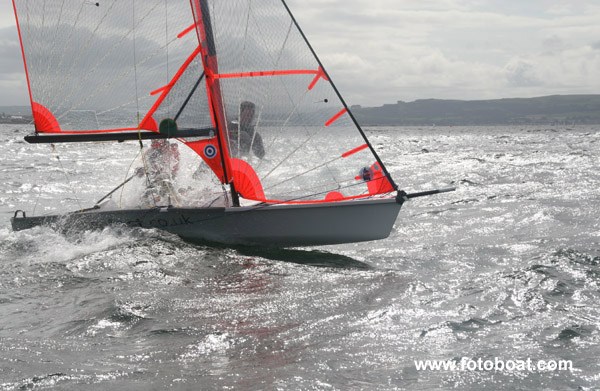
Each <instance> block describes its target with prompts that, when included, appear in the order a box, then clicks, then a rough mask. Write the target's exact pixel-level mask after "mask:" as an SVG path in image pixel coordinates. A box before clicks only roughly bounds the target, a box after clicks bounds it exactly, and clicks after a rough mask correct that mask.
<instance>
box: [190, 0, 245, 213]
mask: <svg viewBox="0 0 600 391" xmlns="http://www.w3.org/2000/svg"><path fill="white" fill-rule="evenodd" d="M190 1H191V2H192V10H194V9H195V13H194V19H195V20H196V26H197V29H196V30H197V32H198V39H199V41H200V44H201V50H202V65H203V67H204V74H205V76H206V77H205V79H206V86H207V93H208V95H209V96H208V101H209V104H210V110H211V115H212V120H213V125H214V127H215V128H216V129H217V143H218V146H219V151H220V152H221V154H220V155H221V166H222V167H223V175H224V178H222V180H221V181H222V182H223V183H226V184H229V185H230V188H231V198H232V201H233V205H234V206H240V201H239V197H238V194H237V191H236V190H235V185H234V183H233V176H232V173H233V170H232V168H231V157H230V155H229V149H228V139H229V135H228V134H227V131H228V130H227V117H226V115H225V109H224V104H223V99H222V97H221V86H220V83H219V79H218V78H215V77H214V75H218V73H219V66H218V62H217V49H216V46H215V38H214V34H213V30H212V23H211V18H210V10H209V7H208V0H190Z"/></svg>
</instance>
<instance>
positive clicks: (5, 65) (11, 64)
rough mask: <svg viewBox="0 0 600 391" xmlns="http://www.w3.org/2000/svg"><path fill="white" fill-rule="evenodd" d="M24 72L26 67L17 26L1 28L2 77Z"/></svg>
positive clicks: (0, 73)
mask: <svg viewBox="0 0 600 391" xmlns="http://www.w3.org/2000/svg"><path fill="white" fill-rule="evenodd" d="M24 73H25V68H24V67H23V59H22V56H21V48H20V46H19V37H18V35H17V31H16V28H14V27H4V28H0V79H6V78H7V77H8V76H9V75H14V74H24Z"/></svg>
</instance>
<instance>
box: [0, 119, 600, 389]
mask: <svg viewBox="0 0 600 391" xmlns="http://www.w3.org/2000/svg"><path fill="white" fill-rule="evenodd" d="M0 126H1V127H0V140H1V142H0V159H1V164H0V178H1V184H2V186H0V390H23V389H59V390H163V389H176V390H432V389H458V390H482V389H486V390H500V389H502V390H594V389H598V387H599V385H600V346H599V343H600V223H599V219H598V216H599V214H600V169H599V168H600V126H570V127H567V126H552V127H551V126H535V127H519V126H515V127H410V128H405V127H397V128H391V127H387V128H371V129H368V135H369V137H370V139H371V141H372V142H373V144H374V146H375V147H376V149H377V150H378V151H379V152H380V153H381V156H382V159H383V160H384V161H385V162H387V165H388V169H389V170H390V171H391V173H392V175H393V176H394V178H395V179H396V181H397V182H398V183H399V184H400V186H401V187H402V188H403V189H405V190H406V191H409V192H411V191H421V190H429V189H432V188H439V187H447V186H456V187H457V190H456V191H455V192H453V193H445V194H440V195H437V196H432V197H427V198H419V199H414V200H411V201H409V202H407V203H405V205H404V207H403V209H402V211H401V212H400V215H399V217H398V219H397V221H396V225H395V228H394V230H393V231H392V233H391V235H390V237H389V238H388V239H386V240H382V241H376V242H368V243H361V244H349V245H340V246H327V247H320V248H299V249H287V250H267V249H260V248H245V247H235V248H227V247H219V246H208V245H199V244H193V243H187V242H184V241H183V240H181V239H180V238H178V237H177V236H174V235H171V234H167V233H164V232H160V231H154V230H139V229H125V228H120V227H113V228H107V229H105V230H103V231H95V232H91V231H90V232H77V233H69V234H68V235H67V236H65V235H64V234H61V233H57V232H54V231H52V230H51V229H49V228H46V227H41V228H35V229H31V230H26V231H21V232H12V230H11V228H10V221H9V219H10V217H11V216H12V215H13V213H14V211H15V210H16V209H24V210H26V211H27V212H28V214H31V213H33V210H34V209H36V211H35V213H36V214H41V213H46V212H52V211H54V210H62V211H67V210H76V209H78V203H81V204H84V205H83V206H86V205H89V204H90V203H91V202H92V201H93V200H97V199H98V198H99V197H101V196H102V195H103V194H105V193H106V192H107V191H109V190H111V188H113V187H114V186H116V184H118V183H119V182H120V180H121V178H122V175H124V174H122V173H121V171H122V170H123V167H126V166H127V165H128V164H129V162H130V161H131V150H127V149H126V148H127V147H126V146H123V145H121V144H118V145H117V144H110V145H103V146H100V147H98V148H94V147H93V146H91V147H87V146H86V147H85V148H82V146H81V145H72V146H66V145H65V146H60V147H59V146H57V149H58V150H57V152H53V151H52V150H51V149H50V147H49V146H48V145H30V144H27V143H25V142H24V141H23V136H24V135H25V134H27V133H28V132H29V131H31V128H30V127H28V126H22V125H0ZM126 151H129V152H126ZM133 153H134V152H133ZM57 155H58V156H59V158H60V160H59V159H57V158H56V156H57ZM115 167H116V168H115ZM115 172H117V173H118V174H115ZM75 194H76V195H75ZM426 360H430V361H426ZM437 360H439V361H437ZM427 362H429V365H430V366H428V367H427V368H426V369H423V368H422V367H421V365H425V364H426V363H427ZM540 363H544V364H545V365H543V367H540ZM552 363H555V364H556V366H555V367H554V369H553V366H552ZM442 364H443V365H445V366H441V365H442ZM569 364H570V365H569ZM433 365H438V366H439V367H438V368H437V369H436V368H434V367H433ZM452 365H454V367H452Z"/></svg>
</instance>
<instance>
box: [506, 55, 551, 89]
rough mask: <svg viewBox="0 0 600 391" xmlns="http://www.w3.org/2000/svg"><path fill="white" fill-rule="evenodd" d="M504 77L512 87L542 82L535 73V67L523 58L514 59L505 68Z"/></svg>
mask: <svg viewBox="0 0 600 391" xmlns="http://www.w3.org/2000/svg"><path fill="white" fill-rule="evenodd" d="M505 70H506V79H507V81H508V83H509V85H510V86H513V87H533V86H540V85H542V84H543V83H542V82H541V81H540V80H539V79H538V77H537V76H536V74H535V68H534V67H533V66H532V65H531V64H530V63H528V62H526V61H523V60H518V61H514V62H512V63H510V64H508V65H507V66H506V68H505Z"/></svg>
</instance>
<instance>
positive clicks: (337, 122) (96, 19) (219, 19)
mask: <svg viewBox="0 0 600 391" xmlns="http://www.w3.org/2000/svg"><path fill="white" fill-rule="evenodd" d="M13 5H14V9H15V15H16V19H17V27H18V30H19V37H20V40H21V47H22V52H23V60H24V63H25V69H26V75H27V82H28V87H29V96H30V99H31V108H32V113H33V120H34V124H35V134H33V135H30V136H27V137H25V139H26V141H28V142H30V143H51V144H55V143H61V142H69V143H86V142H94V141H118V142H121V141H127V140H133V141H138V142H139V144H140V148H141V149H142V151H143V150H144V148H147V146H145V145H144V142H145V140H153V139H169V142H171V143H177V144H179V145H181V144H183V145H185V146H187V147H189V150H188V151H191V152H190V153H193V154H194V156H196V157H199V159H198V161H199V162H200V165H202V166H203V167H204V168H205V170H200V172H202V173H204V174H203V175H207V176H210V177H211V178H212V180H213V181H214V182H216V183H217V184H218V185H219V186H220V187H221V188H222V190H221V191H222V202H221V204H220V205H217V204H206V205H199V204H198V203H197V202H194V201H195V200H194V199H187V200H186V199H185V197H183V196H181V195H179V196H177V195H176V194H177V192H173V191H172V189H171V188H169V191H170V194H168V196H167V197H164V194H163V197H160V196H157V197H155V198H153V202H154V204H152V205H150V206H148V205H146V204H144V203H143V202H140V203H139V205H137V206H135V207H126V208H123V206H122V205H118V206H117V207H115V206H114V205H116V203H115V202H113V203H112V204H113V207H107V206H106V205H107V203H106V202H98V203H97V204H96V205H94V206H93V207H91V208H88V209H83V210H78V211H75V212H72V213H67V214H62V215H43V216H27V215H26V213H25V212H22V211H17V212H15V216H14V218H13V219H12V220H11V221H12V226H13V229H14V230H22V229H27V228H31V227H34V226H38V225H42V224H47V225H51V226H55V227H57V228H59V229H76V230H81V229H96V228H102V227H105V226H107V225H111V224H125V225H127V226H133V227H143V228H158V229H163V230H166V231H169V232H172V233H175V234H177V235H180V236H181V237H183V238H187V239H200V240H209V241H216V242H221V243H227V244H250V245H265V246H281V247H289V246H308V245H324V244H337V243H347V242H360V241H368V240H375V239H382V238H386V237H387V236H389V234H390V232H391V230H392V227H393V224H394V222H395V220H396V217H397V215H398V213H399V211H400V208H401V206H402V204H403V202H404V201H405V200H407V199H409V198H413V197H418V196H423V195H430V194H435V193H440V192H444V191H447V190H448V189H446V190H433V191H429V192H423V193H415V194H407V193H405V192H404V191H399V190H398V186H397V185H396V183H395V182H394V180H393V179H392V177H391V175H390V173H389V172H388V170H387V169H386V167H385V165H384V163H383V162H382V161H381V159H380V158H379V156H378V155H377V152H376V151H375V149H374V148H373V146H372V145H371V143H370V142H369V140H368V139H367V137H366V135H365V133H364V131H363V130H362V129H361V127H360V125H359V124H358V122H357V121H356V119H355V118H354V116H353V115H352V112H351V111H350V110H349V108H348V105H347V104H346V102H345V101H344V100H343V98H342V96H341V95H340V93H339V91H338V90H337V88H336V87H335V85H334V84H333V81H332V79H331V76H330V74H329V73H328V72H327V71H326V69H325V67H324V66H323V64H322V63H321V61H320V60H319V58H318V57H317V55H316V53H315V52H314V50H313V48H312V47H311V45H310V44H309V42H308V40H307V39H306V37H305V35H304V33H303V32H302V30H301V29H300V27H299V26H298V23H297V22H296V20H295V18H294V16H293V15H292V13H291V11H290V9H289V8H288V6H287V4H286V3H285V1H284V0H228V1H211V0H189V1H188V0H168V1H167V0H145V1H135V0H99V1H97V2H96V1H88V0H62V1H59V0H56V1H44V2H40V1H37V0H13ZM248 107H251V108H252V113H251V115H247V113H246V109H247V108H248ZM90 145H91V146H90ZM88 146H90V147H91V148H93V147H94V145H93V144H88ZM144 155H145V152H142V156H144ZM147 165H148V164H147V162H145V161H144V171H145V173H146V177H148V176H149V174H148V170H147ZM125 177H127V176H125ZM133 177H134V176H131V177H130V178H128V179H127V180H126V181H125V182H123V183H122V184H121V185H119V187H118V188H121V187H124V186H126V185H127V182H129V181H130V180H131V179H132V178H133ZM182 180H184V181H186V183H187V185H188V188H193V187H194V186H195V182H194V180H195V179H194V178H193V177H190V178H187V179H181V178H180V181H182ZM115 190H116V189H115ZM113 192H114V191H113ZM113 192H111V193H109V194H108V195H107V196H106V197H103V199H102V201H105V198H108V197H110V196H111V194H112V193H113ZM178 198H179V199H178ZM173 199H175V200H176V201H177V202H176V203H175V205H174V202H173Z"/></svg>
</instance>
